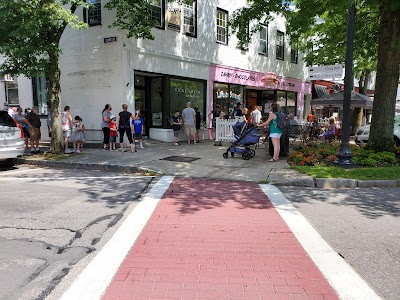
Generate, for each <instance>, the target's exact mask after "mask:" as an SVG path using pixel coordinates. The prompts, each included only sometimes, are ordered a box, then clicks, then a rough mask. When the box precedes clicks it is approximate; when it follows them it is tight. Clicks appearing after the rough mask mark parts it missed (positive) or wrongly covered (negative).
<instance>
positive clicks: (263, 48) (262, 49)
mask: <svg viewBox="0 0 400 300" xmlns="http://www.w3.org/2000/svg"><path fill="white" fill-rule="evenodd" d="M258 53H261V54H265V55H268V27H267V26H265V25H261V30H260V46H259V48H258Z"/></svg>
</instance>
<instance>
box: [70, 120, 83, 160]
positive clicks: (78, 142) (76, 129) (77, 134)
mask: <svg viewBox="0 0 400 300" xmlns="http://www.w3.org/2000/svg"><path fill="white" fill-rule="evenodd" d="M84 130H85V127H84V126H83V124H82V119H81V118H80V117H79V116H76V117H75V120H74V126H73V127H72V143H73V145H74V150H73V152H76V153H80V152H81V151H80V149H81V148H82V144H83V141H84V140H85V135H84V133H83V131H84Z"/></svg>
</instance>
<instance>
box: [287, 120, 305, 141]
mask: <svg viewBox="0 0 400 300" xmlns="http://www.w3.org/2000/svg"><path fill="white" fill-rule="evenodd" d="M289 138H292V139H293V140H292V142H291V144H290V145H293V143H294V142H295V141H296V140H297V139H299V140H301V141H302V143H303V144H304V143H305V142H306V138H307V128H306V126H305V125H294V124H293V125H290V126H289Z"/></svg>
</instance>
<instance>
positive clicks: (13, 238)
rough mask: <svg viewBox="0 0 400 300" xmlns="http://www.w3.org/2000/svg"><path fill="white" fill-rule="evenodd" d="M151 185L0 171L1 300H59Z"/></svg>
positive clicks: (104, 176) (62, 173)
mask: <svg viewBox="0 0 400 300" xmlns="http://www.w3.org/2000/svg"><path fill="white" fill-rule="evenodd" d="M153 181H154V178H152V177H143V176H133V175H129V174H121V173H119V174H113V173H109V172H108V173H104V172H101V171H83V170H79V171H75V170H54V169H46V168H37V167H26V166H21V167H19V168H18V169H13V170H0V191H1V198H0V214H1V219H0V299H7V300H14V299H23V300H30V299H45V298H46V297H47V296H48V295H49V294H50V296H49V297H47V298H46V299H58V297H59V296H60V293H62V291H63V290H64V289H65V288H66V287H67V286H68V284H70V283H71V282H70V280H68V276H70V277H71V278H74V277H76V274H79V272H80V271H81V270H82V269H83V268H84V267H85V266H86V265H87V263H88V262H89V261H90V259H91V258H92V257H93V256H94V255H95V254H96V253H97V251H98V249H100V248H101V247H102V246H103V245H104V244H105V243H106V241H107V240H108V239H109V238H110V237H111V236H112V234H113V233H114V232H115V230H116V228H117V227H118V226H115V225H117V224H119V223H120V222H121V221H122V220H123V219H124V216H125V215H127V214H128V213H129V212H130V211H131V210H132V209H133V208H134V207H135V206H136V204H137V203H138V201H140V196H141V194H143V193H144V192H145V191H146V190H147V189H148V188H149V185H150V184H151V183H152V182H153ZM74 273H75V276H74V275H73V274H74ZM61 280H62V283H60V282H61Z"/></svg>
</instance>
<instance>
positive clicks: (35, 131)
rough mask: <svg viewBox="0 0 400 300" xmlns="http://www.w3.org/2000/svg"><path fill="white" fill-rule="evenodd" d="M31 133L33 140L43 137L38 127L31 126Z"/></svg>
mask: <svg viewBox="0 0 400 300" xmlns="http://www.w3.org/2000/svg"><path fill="white" fill-rule="evenodd" d="M29 134H30V135H31V139H32V140H40V138H41V137H42V136H41V133H40V128H36V127H31V128H29Z"/></svg>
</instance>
